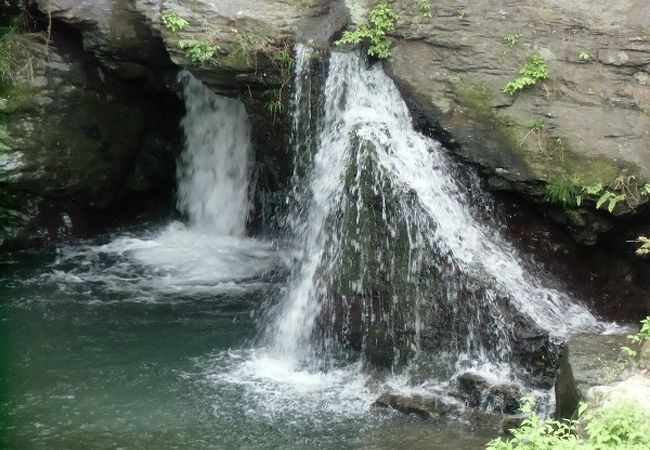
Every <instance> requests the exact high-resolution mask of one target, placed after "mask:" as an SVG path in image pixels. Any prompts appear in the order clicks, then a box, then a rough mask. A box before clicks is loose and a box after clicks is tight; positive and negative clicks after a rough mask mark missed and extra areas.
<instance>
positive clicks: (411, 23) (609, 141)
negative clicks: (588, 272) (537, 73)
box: [387, 0, 650, 244]
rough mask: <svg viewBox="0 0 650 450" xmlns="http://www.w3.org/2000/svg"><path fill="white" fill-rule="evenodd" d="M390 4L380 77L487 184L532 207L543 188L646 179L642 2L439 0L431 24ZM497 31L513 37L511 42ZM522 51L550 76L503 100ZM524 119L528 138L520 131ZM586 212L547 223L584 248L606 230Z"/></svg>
mask: <svg viewBox="0 0 650 450" xmlns="http://www.w3.org/2000/svg"><path fill="white" fill-rule="evenodd" d="M391 5H392V6H393V8H395V9H396V10H397V11H398V13H399V14H400V21H399V23H398V27H397V29H396V31H395V32H394V36H395V38H396V39H395V40H394V47H393V49H392V58H391V59H390V61H389V63H388V64H387V71H388V73H389V74H390V75H391V76H392V77H393V79H394V80H395V81H396V83H397V84H398V86H399V87H400V89H401V90H402V92H403V94H404V95H405V96H406V98H407V101H408V102H409V103H410V105H411V106H412V108H413V109H414V111H416V113H417V114H418V115H420V116H422V117H424V118H425V119H426V120H427V121H428V123H429V125H430V126H431V127H432V128H433V130H434V132H435V133H437V134H439V135H440V136H441V137H442V138H443V139H444V140H446V142H447V143H448V144H450V145H451V146H452V147H453V148H455V149H456V151H457V152H458V153H459V154H460V155H462V157H463V158H465V159H466V160H468V161H470V162H472V163H475V164H478V165H480V166H481V167H482V168H483V169H484V170H485V172H487V173H488V174H490V175H491V177H490V179H491V181H492V185H493V187H494V188H496V189H508V190H516V191H519V192H522V193H524V194H525V195H527V196H533V197H536V196H537V198H538V199H540V201H541V198H542V196H543V195H544V193H545V189H544V184H545V183H547V182H549V181H554V180H562V179H571V178H573V177H576V178H577V179H579V182H580V183H583V184H590V183H597V182H602V183H603V184H605V185H607V184H609V183H612V182H614V181H615V180H616V179H617V178H618V177H621V176H625V177H627V176H630V175H635V176H636V177H637V180H636V181H637V182H638V183H640V184H643V183H645V182H647V181H650V153H649V152H648V151H647V149H648V148H649V147H650V78H649V77H648V72H649V71H650V38H649V37H648V36H650V33H649V32H650V9H648V8H647V3H646V2H645V0H622V1H619V2H617V3H616V5H615V6H613V7H611V8H610V7H608V6H606V5H609V2H607V1H606V0H598V1H592V0H578V1H573V2H564V1H561V0H522V1H518V2H516V4H513V2H511V1H508V0H495V1H489V2H488V1H481V2H472V4H471V5H467V2H463V1H460V0H438V1H434V2H431V5H432V7H433V11H432V12H433V14H432V17H431V18H427V17H422V14H421V13H420V11H419V10H418V8H415V7H414V6H413V2H412V1H410V0H396V1H394V2H391ZM463 10H465V13H464V14H462V15H461V14H460V12H461V11H463ZM506 35H510V36H517V37H516V38H514V39H515V40H516V43H514V44H508V43H507V42H506V41H505V37H506ZM581 53H583V57H582V58H581V57H580V54H581ZM531 54H539V55H541V56H542V57H543V58H544V59H545V61H546V62H547V65H548V68H549V72H550V79H549V80H547V81H544V82H540V83H538V84H537V85H536V86H534V87H532V88H528V89H525V90H523V91H522V92H520V93H519V94H516V95H514V96H511V95H507V94H505V93H503V92H502V90H503V88H504V86H505V85H506V84H507V83H508V82H509V81H511V80H513V79H515V78H517V77H518V76H519V70H520V68H521V67H522V66H523V65H524V64H525V63H526V60H527V58H528V56H529V55H531ZM585 54H586V55H587V56H585ZM414 62H417V63H414ZM535 121H537V122H538V123H540V124H541V126H542V127H543V128H542V129H541V130H540V131H539V132H531V124H532V123H534V122H535ZM640 201H642V202H645V201H647V198H640ZM593 211H594V208H593V204H591V203H589V207H588V208H585V209H584V210H583V211H582V212H581V214H580V216H581V219H580V220H579V221H576V220H574V219H572V217H573V218H575V217H576V216H577V215H576V214H572V215H565V214H564V213H563V212H562V211H560V210H558V213H559V214H558V216H562V217H563V219H560V220H563V221H564V223H565V224H566V225H567V226H568V227H569V228H570V229H572V230H574V237H575V238H576V239H580V240H581V241H582V242H585V243H591V244H593V242H594V241H595V236H596V234H598V233H602V232H603V231H606V230H607V229H609V228H611V226H612V220H611V217H610V216H609V215H607V214H604V215H601V216H600V218H599V217H596V216H594V214H593ZM631 212H633V211H631V210H629V209H627V208H617V211H616V213H617V214H622V213H631Z"/></svg>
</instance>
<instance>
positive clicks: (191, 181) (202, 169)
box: [178, 72, 251, 237]
mask: <svg viewBox="0 0 650 450" xmlns="http://www.w3.org/2000/svg"><path fill="white" fill-rule="evenodd" d="M182 78H183V79H184V82H185V89H184V92H183V95H184V98H185V108H186V111H187V112H186V115H185V118H184V119H183V122H182V126H183V130H184V131H185V148H186V151H185V152H184V153H183V156H182V160H181V164H180V165H179V170H178V207H179V209H180V210H181V211H182V212H184V213H186V214H187V216H188V218H189V225H190V227H191V228H193V229H194V230H196V231H200V232H204V233H207V234H213V235H217V236H233V237H242V236H244V234H245V232H246V219H247V218H248V213H249V211H250V208H251V206H250V199H249V192H248V183H249V178H250V157H251V127H250V123H249V121H248V116H247V114H246V110H245V108H244V105H243V104H242V103H241V102H240V101H238V100H235V99H231V98H226V97H220V96H217V95H215V94H213V93H212V92H210V91H209V90H208V89H206V87H205V86H203V84H201V82H200V81H198V80H196V79H195V78H194V77H193V76H192V75H191V74H190V73H187V72H186V73H184V74H183V75H182Z"/></svg>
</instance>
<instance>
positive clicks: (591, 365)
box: [555, 334, 628, 418]
mask: <svg viewBox="0 0 650 450" xmlns="http://www.w3.org/2000/svg"><path fill="white" fill-rule="evenodd" d="M626 345H628V342H627V339H626V336H625V335H599V334H582V335H577V336H573V337H572V338H571V339H569V341H568V343H567V348H566V351H565V353H564V354H563V356H562V359H561V364H560V370H559V372H558V375H557V378H556V381H555V404H556V416H557V417H563V418H571V417H573V416H574V414H575V412H576V410H577V408H578V403H579V402H580V401H583V400H585V399H586V398H587V392H588V391H589V390H590V389H591V388H592V387H594V386H598V385H602V384H603V383H608V382H613V381H616V380H620V379H621V378H622V376H623V375H624V373H625V371H624V368H625V366H624V364H623V361H624V360H623V359H622V353H621V347H623V346H626Z"/></svg>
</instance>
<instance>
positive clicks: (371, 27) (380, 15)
mask: <svg viewBox="0 0 650 450" xmlns="http://www.w3.org/2000/svg"><path fill="white" fill-rule="evenodd" d="M397 18H398V16H397V13H395V11H393V9H392V8H391V7H390V6H389V5H388V3H386V2H385V1H381V2H379V3H378V4H377V5H376V6H375V7H374V8H373V9H372V10H371V11H370V15H369V18H368V21H367V22H366V23H365V24H362V25H359V27H358V28H357V29H356V30H353V31H346V32H345V33H343V36H342V37H341V39H339V40H338V41H336V42H335V44H336V45H341V44H353V45H357V44H360V43H362V42H363V43H364V44H366V45H368V50H367V53H368V55H369V56H373V57H375V58H379V59H388V58H390V46H391V43H390V40H389V39H388V36H387V33H389V32H391V31H393V30H394V29H395V25H396V24H397Z"/></svg>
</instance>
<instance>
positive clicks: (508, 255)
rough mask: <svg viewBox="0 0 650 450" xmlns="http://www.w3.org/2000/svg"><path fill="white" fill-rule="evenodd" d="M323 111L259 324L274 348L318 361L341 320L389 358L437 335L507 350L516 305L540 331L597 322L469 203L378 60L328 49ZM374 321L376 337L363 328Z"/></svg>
mask: <svg viewBox="0 0 650 450" xmlns="http://www.w3.org/2000/svg"><path fill="white" fill-rule="evenodd" d="M300 70H304V69H300ZM297 79H298V82H299V83H300V82H301V80H302V78H301V77H297ZM303 91H304V88H303V87H302V86H301V85H300V84H299V86H298V88H297V90H296V92H297V93H300V92H303ZM298 104H299V102H298V101H295V102H294V108H297V106H296V105H298ZM297 114H301V113H300V111H297ZM299 121H300V119H299V118H297V119H296V122H295V123H294V128H295V129H299V127H300V124H299V123H298V122H299ZM320 123H321V125H320V131H319V134H318V137H317V139H316V146H317V149H316V152H315V154H314V155H312V157H311V158H312V160H311V166H310V168H309V169H308V171H307V173H306V175H305V177H306V179H305V180H301V181H300V182H302V183H306V185H307V188H306V191H307V192H305V193H304V195H301V198H302V199H303V200H302V204H301V208H298V210H300V209H302V210H304V211H306V212H304V211H303V212H302V213H301V215H300V216H299V217H294V218H293V222H292V223H293V230H294V233H295V234H296V237H295V239H296V248H297V249H299V252H300V254H299V257H298V262H297V264H296V267H295V269H294V272H293V276H292V277H291V280H290V285H289V287H288V289H287V292H286V296H285V298H284V300H283V302H282V303H281V305H280V306H279V311H278V312H277V314H276V320H275V322H274V323H273V324H272V326H271V327H270V329H269V332H268V334H267V338H266V339H267V344H268V347H270V349H271V353H272V354H273V355H275V357H277V358H282V359H283V360H284V361H288V362H289V363H290V364H293V365H294V366H295V367H307V368H311V369H317V368H319V367H322V365H323V364H329V362H327V361H325V362H324V361H323V358H322V356H323V355H324V354H331V353H332V352H333V351H334V352H335V350H336V347H337V344H336V343H334V341H336V339H334V338H333V337H334V335H335V334H337V333H339V334H340V335H341V334H342V335H343V338H342V339H341V336H338V338H339V339H338V340H339V341H341V340H343V341H344V343H346V344H347V345H348V346H352V347H355V346H356V348H358V349H360V350H361V351H366V352H368V351H369V350H368V349H369V348H371V347H373V346H377V345H382V344H384V345H389V346H392V347H393V351H392V353H391V355H390V358H392V359H393V360H394V362H399V361H403V360H404V359H405V358H406V357H407V356H409V355H407V354H406V353H409V354H416V355H417V354H419V353H420V351H421V350H422V349H424V348H426V347H427V345H430V344H427V343H428V342H431V341H434V340H436V339H438V341H437V342H435V345H434V346H433V347H432V348H434V347H436V346H437V350H436V352H437V353H438V354H439V355H443V354H444V353H445V352H451V353H455V356H452V357H451V359H452V360H457V359H458V358H460V359H463V356H462V355H465V359H466V360H467V361H479V362H480V361H482V362H485V363H490V362H495V361H496V362H503V363H507V362H509V361H510V357H511V353H512V352H513V345H514V344H513V342H512V341H513V337H514V336H515V334H514V333H515V332H514V330H513V323H512V322H514V321H515V320H517V319H518V318H523V319H522V320H527V321H528V323H530V324H531V326H534V327H538V328H539V329H541V330H544V331H546V332H548V333H549V334H550V335H551V336H564V335H566V334H567V333H568V332H569V331H575V330H584V329H594V328H598V326H599V323H598V321H597V320H596V319H595V318H594V317H593V316H592V315H591V314H590V313H589V312H588V311H587V310H586V309H585V308H583V307H582V306H579V305H577V304H575V303H574V302H572V301H571V299H570V298H568V296H566V295H565V294H563V293H561V292H559V291H558V290H555V289H552V288H548V287H546V286H545V285H544V283H542V281H541V280H540V279H538V278H537V277H536V275H535V274H534V273H533V272H532V271H531V270H530V269H529V268H528V267H527V264H526V263H525V262H524V261H523V260H522V258H521V257H520V256H519V255H518V254H517V251H516V250H515V249H514V247H513V246H512V245H511V244H509V243H508V242H507V241H506V240H505V239H504V238H503V237H502V236H501V235H500V233H499V231H498V230H497V226H496V224H490V223H489V222H484V221H481V220H479V219H477V218H476V217H475V211H474V209H473V208H472V207H471V202H470V200H469V195H468V192H466V187H464V186H463V185H462V184H461V183H459V181H458V180H457V176H456V174H455V173H454V168H453V163H452V162H451V161H450V160H449V159H448V157H447V156H446V155H445V154H444V152H443V149H442V148H441V146H440V144H439V143H437V142H436V141H434V140H432V139H429V138H427V137H425V136H424V135H422V134H420V133H418V132H416V131H415V130H414V129H413V126H412V123H411V117H410V115H409V112H408V109H407V106H406V104H405V102H404V101H403V99H402V98H401V95H400V93H399V91H398V89H397V88H396V86H395V85H394V83H393V82H392V80H390V78H388V77H387V76H386V75H385V74H384V72H383V70H382V68H381V67H380V66H379V65H374V66H372V67H370V68H368V67H366V63H365V62H364V61H363V60H362V59H361V58H360V57H359V56H358V55H356V54H354V53H347V54H346V53H338V52H335V53H333V54H332V56H331V59H330V65H329V74H328V78H327V81H326V86H325V107H324V112H323V117H322V120H321V122H320ZM470 189H471V187H470ZM353 314H356V315H358V316H359V317H360V318H359V321H360V322H361V324H359V323H356V322H355V321H351V320H350V317H351V315H353ZM440 318H448V319H449V320H447V321H443V320H441V319H440ZM448 322H454V323H453V324H449V323H448ZM323 324H325V325H326V326H323ZM434 324H436V325H437V326H436V327H434V326H433V325H434ZM443 325H444V326H443ZM355 327H356V328H357V331H358V330H359V329H360V330H361V333H362V334H365V335H366V336H365V337H363V338H361V339H362V341H363V342H361V343H360V344H359V343H357V344H354V343H353V342H352V341H353V340H354V339H353V338H351V336H353V334H354V333H353V332H352V331H353V330H354V329H355ZM445 327H447V328H445ZM432 328H436V329H434V330H432ZM351 330H352V331H351ZM373 330H375V331H379V334H383V335H385V336H387V337H386V338H382V337H375V338H372V339H370V338H368V336H367V335H368V334H369V333H372V332H373ZM427 333H428V334H427ZM425 334H427V335H426V336H425ZM425 337H426V339H425ZM373 339H374V340H373ZM380 339H385V340H387V342H388V343H386V342H383V343H380V344H377V341H378V340H380ZM346 341H347V342H346ZM351 342H352V343H351ZM458 355H461V356H458ZM441 357H442V356H441ZM379 359H381V357H380V358H379Z"/></svg>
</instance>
